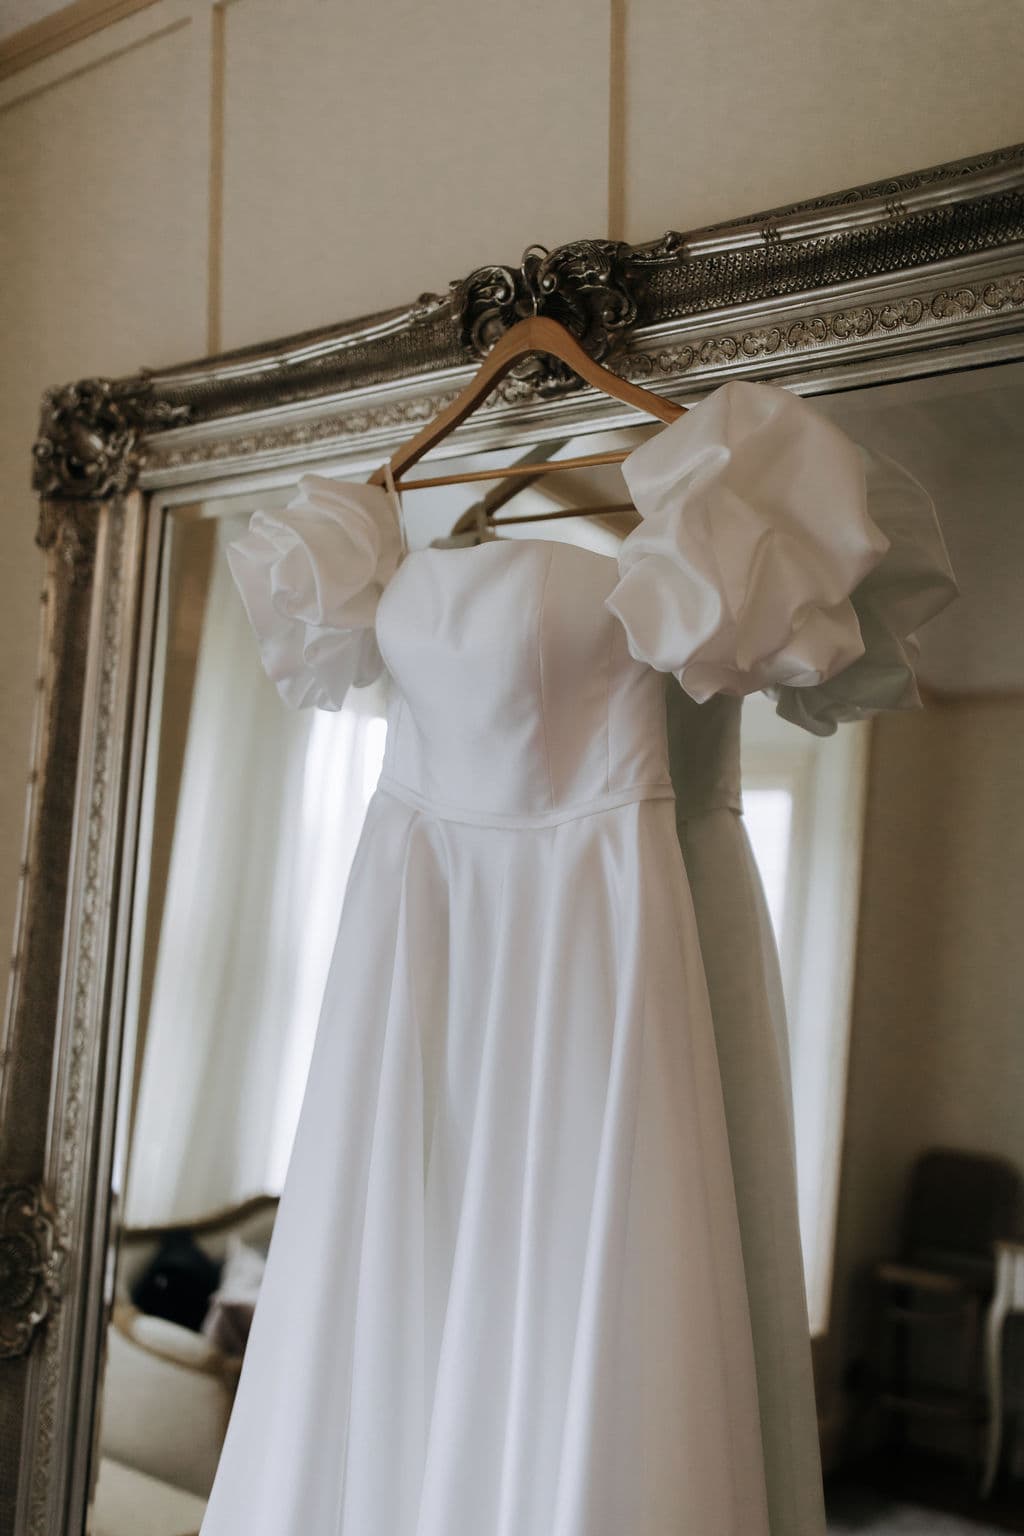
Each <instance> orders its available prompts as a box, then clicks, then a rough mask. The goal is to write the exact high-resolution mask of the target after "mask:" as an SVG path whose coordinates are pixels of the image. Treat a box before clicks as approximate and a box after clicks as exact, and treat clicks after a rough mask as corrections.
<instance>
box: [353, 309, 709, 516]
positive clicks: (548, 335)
mask: <svg viewBox="0 0 1024 1536" xmlns="http://www.w3.org/2000/svg"><path fill="white" fill-rule="evenodd" d="M534 352H544V353H546V354H547V355H548V356H549V357H557V358H558V359H559V361H561V362H563V363H565V364H566V365H567V367H569V368H571V369H572V370H573V372H574V373H577V374H579V376H580V378H581V379H582V380H583V381H584V383H586V384H590V385H591V386H592V387H593V388H594V389H598V390H600V391H601V393H602V394H605V395H611V396H612V398H613V399H615V400H621V401H622V402H623V403H624V404H625V405H631V406H633V407H635V409H636V410H638V411H646V412H647V414H648V415H650V416H656V417H657V418H658V420H659V421H663V422H666V423H669V422H673V421H676V420H678V418H679V417H680V416H682V415H684V414H685V412H686V407H685V406H683V405H676V404H675V402H674V401H671V400H664V399H662V397H661V396H660V395H656V394H654V392H653V391H652V390H649V389H642V388H641V387H640V386H639V385H638V384H630V383H628V382H627V381H626V380H625V379H620V378H619V377H618V375H617V374H614V373H612V371H611V369H609V368H604V367H602V365H601V364H600V363H596V362H595V361H594V359H593V358H592V357H590V356H589V354H588V353H586V352H585V351H584V350H583V348H582V347H581V346H580V344H579V342H578V341H577V340H576V338H575V337H574V336H573V335H572V334H571V333H570V332H569V331H568V330H566V328H565V326H564V325H560V324H559V323H558V321H557V320H551V319H549V318H548V316H546V315H531V316H530V317H529V318H528V319H526V320H520V321H519V322H518V324H516V325H513V326H512V327H511V329H510V330H508V331H506V332H505V334H504V336H502V338H501V340H500V341H498V342H496V343H495V345H494V346H493V347H492V349H491V351H490V352H489V353H488V354H487V357H486V358H485V359H484V362H483V363H482V364H481V366H480V369H479V371H478V372H477V374H476V377H475V378H473V379H472V380H471V381H470V383H469V384H467V385H466V388H465V389H464V390H463V391H462V392H461V394H459V395H458V396H457V397H456V398H455V399H454V400H453V401H452V403H451V404H450V405H449V406H446V407H445V409H444V410H443V411H440V412H439V413H438V415H437V416H435V417H434V420H433V421H431V422H429V423H428V424H427V426H425V427H424V428H423V429H422V431H420V432H417V434H416V436H415V437H412V438H410V439H409V441H408V442H407V443H403V445H402V447H401V448H399V449H398V451H397V452H396V453H394V454H393V455H392V457H391V460H390V466H389V465H382V466H381V468H380V469H379V470H378V471H377V472H376V474H374V475H372V476H371V478H370V484H371V485H384V484H385V483H386V481H387V474H388V468H389V467H390V471H391V474H392V476H393V483H394V486H395V489H396V490H399V491H414V490H416V489H417V488H426V487H428V486H431V487H433V486H441V485H465V484H466V483H468V482H470V481H475V480H505V479H514V478H515V477H517V476H520V475H530V476H533V477H534V478H536V475H537V468H536V466H535V465H532V464H522V465H516V464H512V465H507V466H506V467H505V468H504V469H478V470H471V471H469V472H468V473H466V474H461V475H459V474H454V475H435V476H433V477H431V478H430V479H425V480H406V481H404V482H403V480H402V478H401V477H402V476H403V475H404V474H405V473H406V471H407V470H409V469H411V468H412V466H413V465H414V464H416V463H418V462H419V460H420V459H422V458H423V456H424V454H426V453H429V452H430V450H431V448H434V447H435V446H436V445H437V444H438V443H439V442H441V441H442V440H443V439H444V438H445V437H447V436H448V434H449V433H450V432H452V431H454V429H455V428H456V427H457V426H458V425H459V424H460V422H463V421H465V419H466V417H467V416H469V415H471V414H472V412H473V411H474V410H476V407H477V406H478V405H479V404H480V403H481V402H482V401H483V400H486V399H487V397H488V395H489V394H490V393H491V391H492V390H493V389H494V387H495V385H496V384H498V383H500V381H501V380H502V379H503V378H504V377H505V375H506V374H508V373H510V372H511V370H512V369H513V368H514V367H515V365H516V363H518V362H519V361H520V360H521V359H522V358H524V357H529V356H530V355H531V353H534ZM630 451H631V450H628V449H623V450H620V451H618V452H611V453H590V454H584V455H583V456H582V457H581V458H576V459H555V460H553V461H552V462H551V463H550V464H548V465H547V467H546V469H545V473H546V474H550V473H552V472H553V471H555V470H561V469H589V468H591V467H593V466H594V465H597V464H621V463H622V461H623V459H626V458H628V457H629V453H630ZM542 515H544V514H538V519H530V521H536V520H539V517H540V516H542ZM547 515H550V514H547ZM561 515H562V516H570V515H576V516H583V515H585V514H584V513H583V512H579V513H576V514H570V513H568V512H566V513H562V514H561ZM523 521H526V519H523Z"/></svg>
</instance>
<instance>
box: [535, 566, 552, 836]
mask: <svg viewBox="0 0 1024 1536" xmlns="http://www.w3.org/2000/svg"><path fill="white" fill-rule="evenodd" d="M554 551H555V546H554V544H553V543H552V545H551V548H550V551H549V553H548V562H547V566H546V568H545V571H544V580H543V582H542V583H541V588H540V602H539V604H538V605H537V685H538V688H539V690H540V729H541V735H542V737H543V739H544V761H545V763H546V764H547V769H548V795H549V796H550V799H551V806H552V809H553V808H554V805H555V780H554V775H553V774H552V772H551V745H550V743H549V741H548V716H547V709H546V707H545V706H546V703H547V701H546V699H545V697H544V599H545V597H546V596H547V590H548V582H549V581H550V580H551V569H552V566H553V565H554V563H555V553H554Z"/></svg>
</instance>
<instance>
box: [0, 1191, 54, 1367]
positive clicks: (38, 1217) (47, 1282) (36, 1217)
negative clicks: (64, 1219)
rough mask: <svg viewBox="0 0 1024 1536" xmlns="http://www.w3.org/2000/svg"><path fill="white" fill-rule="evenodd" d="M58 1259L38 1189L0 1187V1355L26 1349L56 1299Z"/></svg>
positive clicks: (8, 1355)
mask: <svg viewBox="0 0 1024 1536" xmlns="http://www.w3.org/2000/svg"><path fill="white" fill-rule="evenodd" d="M62 1262H63V1254H62V1251H61V1249H60V1247H59V1246H58V1244H57V1242H56V1238H55V1232H54V1223H53V1216H52V1213H51V1210H50V1207H49V1203H48V1202H47V1201H46V1200H44V1198H43V1195H42V1194H41V1193H40V1191H39V1190H38V1189H33V1188H32V1187H31V1186H29V1185H24V1184H18V1185H8V1186H6V1187H3V1186H0V1359H8V1360H9V1359H12V1358H14V1356H16V1355H23V1354H26V1353H27V1351H28V1350H29V1349H30V1348H31V1345H32V1341H33V1339H34V1337H35V1333H36V1329H37V1328H39V1327H40V1326H41V1324H42V1323H43V1321H44V1319H45V1318H46V1317H47V1315H48V1314H49V1312H50V1311H51V1309H52V1308H53V1307H54V1306H55V1305H56V1304H57V1302H58V1301H59V1300H60V1276H61V1267H62Z"/></svg>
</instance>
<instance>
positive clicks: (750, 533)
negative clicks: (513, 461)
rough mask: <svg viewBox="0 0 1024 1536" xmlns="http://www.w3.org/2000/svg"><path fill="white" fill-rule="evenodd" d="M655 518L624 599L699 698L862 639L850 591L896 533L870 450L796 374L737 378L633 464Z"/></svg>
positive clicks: (831, 668) (646, 511) (636, 637)
mask: <svg viewBox="0 0 1024 1536" xmlns="http://www.w3.org/2000/svg"><path fill="white" fill-rule="evenodd" d="M622 472H623V476H624V478H625V480H626V484H627V485H628V486H629V489H630V492H631V493H632V496H633V500H634V502H635V504H636V506H637V508H638V510H639V511H640V512H641V513H642V514H643V520H642V521H641V523H640V524H639V526H638V527H637V528H635V529H634V530H633V532H632V533H631V534H629V536H628V537H627V538H626V539H624V540H623V543H622V552H621V555H620V557H619V563H620V565H621V567H622V580H621V581H620V583H619V585H618V587H617V589H616V591H615V594H614V596H613V599H612V607H613V609H614V611H615V612H616V613H617V614H618V615H619V617H620V618H621V620H622V622H623V624H624V625H625V627H626V630H627V632H628V633H629V636H630V647H631V650H632V653H633V655H634V656H637V657H640V658H642V659H644V660H646V661H648V662H649V663H650V664H651V666H654V667H658V668H660V669H661V670H662V671H664V672H675V673H676V675H677V677H678V678H679V681H680V683H681V684H682V686H683V688H684V689H685V690H686V692H687V693H688V694H689V695H690V696H691V698H693V699H695V700H697V702H698V703H701V702H702V701H703V700H704V699H708V698H711V696H712V695H713V694H716V693H733V694H745V693H755V692H757V691H758V690H759V689H762V688H765V687H769V686H771V685H774V684H787V685H788V686H790V687H795V688H804V687H809V686H811V685H812V684H815V683H820V682H821V681H822V680H823V678H825V677H831V676H833V675H834V674H835V673H837V672H839V671H841V670H842V669H843V668H844V667H846V666H848V665H849V664H850V662H851V661H854V660H856V658H857V657H858V656H860V655H862V654H863V650H864V645H863V641H862V640H861V636H860V629H859V626H858V624H857V617H856V614H855V613H854V610H853V605H852V603H851V602H850V593H851V592H852V590H853V588H854V587H855V586H856V585H857V584H858V582H860V581H861V580H862V579H863V578H864V577H865V576H866V575H867V574H868V572H869V571H870V570H872V569H873V568H874V566H876V565H877V564H878V562H879V560H880V559H881V557H882V555H883V554H884V553H885V551H886V550H887V548H888V540H887V539H886V537H885V535H884V534H883V533H882V531H881V530H880V529H879V527H878V526H877V524H876V523H875V522H874V521H873V519H872V518H871V516H870V515H869V513H868V508H867V489H866V485H865V476H864V467H863V463H862V460H861V455H860V450H859V449H858V447H857V445H856V444H855V443H853V442H851V441H850V439H849V438H848V437H846V435H845V434H844V433H843V432H841V431H840V429H839V428H838V427H836V426H834V425H833V424H832V423H831V422H830V421H828V420H827V419H826V418H825V417H824V416H821V415H819V414H818V412H817V411H815V410H814V408H813V407H812V406H810V405H808V404H807V402H806V401H805V400H801V399H800V397H799V396H798V395H791V394H789V392H788V391H787V390H784V389H777V388H775V387H774V386H772V385H769V384H749V383H746V382H744V381H736V382H733V383H730V384H726V385H724V386H723V387H722V388H721V389H718V390H716V391H715V392H714V394H712V395H709V396H708V397H707V399H705V400H702V401H701V402H700V404H699V405H697V406H695V407H694V409H693V410H691V411H689V412H687V414H686V415H685V416H681V417H680V418H679V419H678V421H675V422H673V423H672V425H671V426H669V427H666V428H665V429H664V430H663V431H661V432H658V433H656V434H655V436H654V437H651V438H649V439H648V440H647V442H646V443H644V444H643V445H642V446H641V447H640V448H638V449H637V450H636V452H635V453H632V454H631V455H630V457H629V458H628V459H627V460H626V462H625V464H623V466H622Z"/></svg>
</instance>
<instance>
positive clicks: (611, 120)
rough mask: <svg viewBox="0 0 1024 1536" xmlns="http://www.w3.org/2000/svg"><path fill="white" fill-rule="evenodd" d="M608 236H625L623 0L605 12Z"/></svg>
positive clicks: (612, 3)
mask: <svg viewBox="0 0 1024 1536" xmlns="http://www.w3.org/2000/svg"><path fill="white" fill-rule="evenodd" d="M608 23H609V25H608V238H609V239H610V240H624V239H625V238H626V0H609V13H608Z"/></svg>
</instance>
